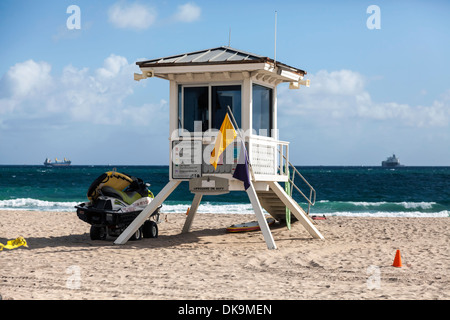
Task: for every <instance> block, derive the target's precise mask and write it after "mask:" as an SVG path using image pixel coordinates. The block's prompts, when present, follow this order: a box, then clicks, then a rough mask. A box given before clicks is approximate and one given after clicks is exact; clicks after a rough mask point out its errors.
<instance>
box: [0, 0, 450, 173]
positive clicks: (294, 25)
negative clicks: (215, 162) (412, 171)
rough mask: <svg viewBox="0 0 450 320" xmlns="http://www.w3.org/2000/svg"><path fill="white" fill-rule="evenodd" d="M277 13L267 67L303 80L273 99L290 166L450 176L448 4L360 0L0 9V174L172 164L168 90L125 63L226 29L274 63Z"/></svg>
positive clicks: (216, 36)
mask: <svg viewBox="0 0 450 320" xmlns="http://www.w3.org/2000/svg"><path fill="white" fill-rule="evenodd" d="M70 5H77V6H78V7H79V8H80V17H81V24H80V27H81V28H80V29H74V30H70V29H68V28H67V24H66V22H67V19H68V18H69V17H70V16H71V14H70V13H69V14H68V13H67V12H66V11H67V8H68V7H69V6H70ZM370 5H377V6H378V7H379V8H380V27H381V28H380V29H369V28H367V25H366V21H367V19H368V18H369V17H370V16H371V14H370V13H367V12H366V10H367V8H368V7H369V6H370ZM275 11H277V60H279V61H281V62H283V63H286V64H288V65H291V66H293V67H297V68H301V69H304V70H306V71H307V72H308V75H307V78H309V79H311V87H310V88H304V87H302V88H301V89H300V90H289V89H288V85H287V84H283V85H280V86H279V89H278V107H279V116H278V126H279V127H280V128H282V129H281V130H280V135H281V139H283V140H287V141H290V158H291V162H293V163H295V164H297V165H379V164H380V163H381V161H382V160H384V159H385V158H386V157H387V156H389V155H390V154H391V153H393V152H395V153H396V154H397V156H399V157H400V160H401V162H402V163H404V164H406V165H447V166H448V165H450V80H449V78H448V77H449V76H448V75H449V74H450V62H449V61H450V59H449V58H448V57H450V41H449V40H450V36H449V35H450V20H449V19H448V12H450V2H448V1H362V0H359V1H356V0H354V1H227V2H223V1H143V0H140V1H133V0H126V1H125V0H119V1H76V0H71V1H61V0H60V1H22V0H14V1H13V0H2V1H1V2H0V43H1V50H0V164H40V163H42V162H43V161H44V159H45V158H46V157H50V158H54V157H58V158H62V157H67V158H70V159H71V160H72V161H73V164H80V165H82V164H135V165H145V164H168V155H169V152H168V151H169V144H168V137H169V132H168V131H169V129H168V116H169V114H168V100H169V84H168V82H167V81H164V80H161V79H148V80H145V81H140V82H135V81H133V73H134V72H137V71H138V68H137V67H136V65H135V62H136V61H137V60H140V59H145V58H147V59H151V58H157V57H163V56H168V55H173V54H178V53H183V52H190V51H197V50H203V49H207V48H213V47H217V46H221V45H228V40H229V38H228V37H229V30H230V28H231V46H232V47H234V48H237V49H240V50H244V51H248V52H253V53H256V54H260V55H265V56H269V57H273V56H274V16H275Z"/></svg>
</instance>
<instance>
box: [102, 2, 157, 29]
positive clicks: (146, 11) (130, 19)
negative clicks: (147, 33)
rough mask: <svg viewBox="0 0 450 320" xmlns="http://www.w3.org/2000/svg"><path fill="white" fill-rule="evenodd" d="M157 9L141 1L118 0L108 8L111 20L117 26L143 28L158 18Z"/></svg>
mask: <svg viewBox="0 0 450 320" xmlns="http://www.w3.org/2000/svg"><path fill="white" fill-rule="evenodd" d="M156 16H157V14H156V10H155V9H154V8H152V7H148V6H145V5H142V4H139V3H131V4H128V3H125V2H120V3H119V2H118V3H115V4H114V5H112V6H111V7H110V8H109V10H108V17H109V21H110V22H111V23H112V24H113V25H114V26H116V27H117V28H121V29H124V28H130V29H136V30H143V29H147V28H149V27H150V26H151V25H152V24H153V23H154V22H155V20H156Z"/></svg>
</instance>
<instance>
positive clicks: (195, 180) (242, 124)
mask: <svg viewBox="0 0 450 320" xmlns="http://www.w3.org/2000/svg"><path fill="white" fill-rule="evenodd" d="M136 64H137V65H138V66H139V68H140V70H141V72H142V74H135V75H134V79H135V80H137V81H140V80H143V79H147V78H152V77H158V78H162V79H166V80H169V81H170V125H169V135H170V139H169V143H170V170H169V182H168V183H167V185H166V186H165V187H164V188H163V189H162V190H161V191H160V192H159V193H158V195H157V196H156V197H155V198H154V200H153V201H152V202H151V203H150V204H149V205H148V207H147V208H145V209H144V210H143V211H142V213H141V214H140V215H139V216H138V217H137V218H136V219H135V220H134V221H133V222H132V223H131V224H130V225H129V227H128V228H127V229H126V230H125V231H124V232H123V233H122V234H121V235H120V236H119V237H118V238H117V239H116V241H115V243H116V244H124V243H126V242H127V241H128V239H129V238H130V237H131V235H132V234H133V233H134V232H136V230H137V229H138V228H139V227H140V226H141V225H142V224H143V223H144V221H145V220H146V219H147V218H148V217H149V216H150V214H151V213H152V212H153V211H154V210H155V209H156V208H157V207H158V206H159V205H161V204H162V203H163V201H164V200H165V199H166V198H167V197H168V196H169V195H170V194H171V193H172V192H173V191H174V190H175V189H176V187H177V186H178V185H179V184H180V183H181V182H183V181H187V182H189V189H190V191H191V192H192V193H193V194H194V198H193V201H192V205H191V207H190V211H189V214H188V215H187V218H186V222H185V224H184V227H183V230H182V232H183V233H184V232H189V229H190V227H191V224H192V222H193V219H194V217H195V214H196V212H197V208H198V206H199V205H200V202H201V199H202V196H203V195H211V194H223V193H228V192H232V191H242V190H246V192H247V194H248V196H249V199H250V202H251V204H252V206H253V209H254V212H255V215H256V218H257V221H258V223H259V226H260V228H261V231H262V233H263V235H264V239H265V241H266V244H267V247H268V248H269V249H276V244H275V242H274V239H273V237H272V234H271V232H270V229H269V227H268V224H267V221H266V219H265V217H264V214H263V211H262V208H264V209H265V210H266V211H267V212H268V213H269V214H270V215H271V216H273V218H275V219H276V220H278V221H283V220H285V219H286V208H288V209H289V210H290V212H291V213H292V214H293V215H294V217H295V219H296V220H298V221H299V222H300V223H301V224H302V225H303V226H304V227H305V228H306V230H307V231H308V232H309V233H310V234H311V236H312V237H314V238H318V239H323V236H322V235H321V234H320V232H319V231H318V230H317V228H316V227H315V225H314V223H313V221H312V220H311V219H310V217H309V209H310V206H311V205H314V202H315V190H314V189H313V187H312V186H311V185H310V184H309V183H308V182H307V181H306V180H305V179H304V178H303V176H302V175H301V174H300V173H299V172H298V171H297V169H295V167H294V166H292V165H291V163H290V162H289V143H288V142H286V141H280V140H279V135H278V123H277V109H278V106H277V86H278V85H279V84H280V83H283V82H288V83H289V88H290V89H298V88H299V87H300V86H301V85H305V86H309V80H305V79H304V76H305V74H306V72H305V71H303V70H300V69H297V68H294V67H290V66H288V65H286V64H283V63H281V62H279V61H274V60H273V59H270V58H268V57H264V56H260V55H256V54H252V53H247V52H244V51H241V50H236V49H233V48H231V47H217V48H212V49H207V50H202V51H196V52H190V53H184V54H179V55H175V56H169V57H164V58H159V59H153V60H148V61H141V62H137V63H136ZM227 112H228V114H229V115H231V119H232V123H233V126H234V128H235V129H236V131H237V132H238V135H237V138H236V139H235V141H234V142H233V143H231V144H230V145H229V146H228V147H227V148H226V149H225V151H224V153H223V154H222V157H221V162H219V164H218V165H217V167H216V168H214V166H213V165H211V163H210V162H209V159H210V154H211V152H212V150H213V148H214V142H215V141H216V139H217V137H218V134H220V132H219V129H220V128H221V125H222V123H223V121H224V118H225V116H226V115H227ZM239 140H241V141H244V142H245V148H243V147H242V144H241V143H239ZM245 149H246V150H247V152H248V162H249V164H250V173H251V183H250V187H248V188H247V189H245V187H244V183H243V182H242V181H241V180H238V179H235V178H234V177H233V173H234V171H235V169H236V166H237V159H238V158H239V156H240V153H241V152H243V151H245ZM295 177H297V180H295ZM299 179H300V180H299ZM280 182H282V183H283V184H284V183H289V185H290V186H291V190H293V191H298V192H300V194H301V195H302V196H303V198H304V199H305V202H306V205H307V209H303V208H302V207H301V206H300V205H299V204H298V203H297V202H296V201H295V200H294V199H293V198H292V197H291V196H290V195H288V194H287V193H286V192H285V188H284V187H281V186H280V184H279V183H280ZM294 182H295V183H294ZM299 183H301V184H302V185H301V188H299V187H298V186H297V185H296V184H299ZM305 188H306V189H307V190H308V191H306V192H303V191H302V189H303V190H305ZM305 193H306V194H308V193H309V196H307V195H305Z"/></svg>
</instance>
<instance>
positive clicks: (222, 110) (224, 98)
mask: <svg viewBox="0 0 450 320" xmlns="http://www.w3.org/2000/svg"><path fill="white" fill-rule="evenodd" d="M227 106H230V108H231V111H232V112H233V115H234V118H235V119H236V122H237V125H238V126H239V128H240V127H241V86H240V85H234V86H214V87H212V128H214V129H220V126H221V125H222V122H223V119H225V115H226V113H227V111H228V108H227ZM236 129H237V128H236Z"/></svg>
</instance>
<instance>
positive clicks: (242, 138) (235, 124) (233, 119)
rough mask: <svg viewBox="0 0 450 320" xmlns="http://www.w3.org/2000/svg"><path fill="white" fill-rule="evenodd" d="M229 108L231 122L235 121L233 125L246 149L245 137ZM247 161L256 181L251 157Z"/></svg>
mask: <svg viewBox="0 0 450 320" xmlns="http://www.w3.org/2000/svg"><path fill="white" fill-rule="evenodd" d="M227 108H228V112H229V114H230V116H231V120H232V121H233V125H234V126H235V127H236V129H237V132H238V134H239V138H240V139H241V141H242V142H243V143H244V147H245V140H244V137H243V136H242V132H241V129H240V128H239V126H238V125H237V122H236V119H235V118H234V115H233V111H231V108H230V106H229V105H227ZM247 155H248V153H247ZM247 161H248V167H249V169H250V174H251V175H252V180H253V181H255V174H254V173H253V167H252V164H251V163H250V156H248V157H247Z"/></svg>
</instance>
